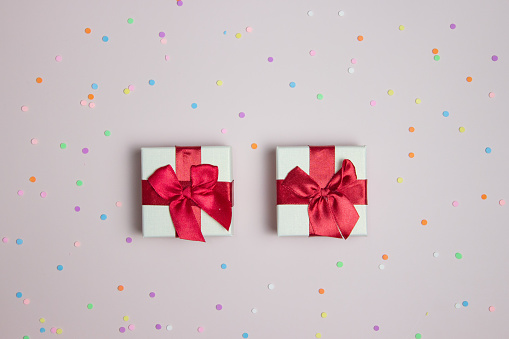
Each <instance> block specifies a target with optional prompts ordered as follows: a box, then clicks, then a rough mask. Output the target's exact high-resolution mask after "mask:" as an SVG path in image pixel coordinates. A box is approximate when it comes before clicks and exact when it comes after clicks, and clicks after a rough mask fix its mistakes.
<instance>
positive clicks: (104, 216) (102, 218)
mask: <svg viewBox="0 0 509 339" xmlns="http://www.w3.org/2000/svg"><path fill="white" fill-rule="evenodd" d="M100 218H101V220H106V219H108V216H107V215H106V214H101V217H100Z"/></svg>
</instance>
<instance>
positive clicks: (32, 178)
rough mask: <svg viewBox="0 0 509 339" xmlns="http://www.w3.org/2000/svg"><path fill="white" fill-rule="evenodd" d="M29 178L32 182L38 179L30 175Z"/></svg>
mask: <svg viewBox="0 0 509 339" xmlns="http://www.w3.org/2000/svg"><path fill="white" fill-rule="evenodd" d="M28 180H30V182H35V180H37V179H35V177H30V178H29V179H28Z"/></svg>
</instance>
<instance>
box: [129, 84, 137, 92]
mask: <svg viewBox="0 0 509 339" xmlns="http://www.w3.org/2000/svg"><path fill="white" fill-rule="evenodd" d="M127 88H129V90H130V91H134V89H135V88H136V87H134V85H129V86H127Z"/></svg>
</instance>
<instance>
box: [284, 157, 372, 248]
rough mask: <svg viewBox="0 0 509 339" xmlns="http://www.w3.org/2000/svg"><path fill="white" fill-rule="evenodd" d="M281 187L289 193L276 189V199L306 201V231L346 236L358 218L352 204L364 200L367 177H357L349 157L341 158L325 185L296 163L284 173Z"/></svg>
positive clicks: (323, 234)
mask: <svg viewBox="0 0 509 339" xmlns="http://www.w3.org/2000/svg"><path fill="white" fill-rule="evenodd" d="M281 188H283V189H286V190H288V191H289V192H288V193H290V194H286V195H285V194H283V193H282V192H281V191H282V190H278V195H279V196H278V203H290V204H291V203H297V204H299V203H300V204H302V203H306V202H307V204H308V215H309V235H318V236H327V237H335V238H344V239H347V238H348V237H349V236H350V233H351V232H352V230H353V228H354V227H355V224H356V223H357V221H358V220H359V214H358V213H357V211H356V209H355V207H354V205H366V204H367V202H366V180H358V179H357V175H356V173H355V166H354V164H353V163H352V162H351V161H350V160H349V159H345V160H344V161H343V164H342V166H341V168H340V169H339V170H338V171H337V172H336V173H335V174H334V175H333V176H332V178H330V180H329V181H328V183H327V184H326V185H325V186H321V185H319V184H318V183H317V182H316V181H315V180H314V179H313V178H312V177H311V176H310V175H309V174H307V173H306V172H304V171H303V170H302V169H301V168H300V167H298V166H297V167H295V168H294V169H292V170H291V171H290V172H289V173H288V174H287V176H286V178H285V179H284V180H283V181H282V183H281ZM280 192H281V194H280ZM292 195H293V196H292Z"/></svg>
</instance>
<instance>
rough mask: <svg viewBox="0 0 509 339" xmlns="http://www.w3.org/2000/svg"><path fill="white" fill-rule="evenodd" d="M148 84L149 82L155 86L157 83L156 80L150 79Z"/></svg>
mask: <svg viewBox="0 0 509 339" xmlns="http://www.w3.org/2000/svg"><path fill="white" fill-rule="evenodd" d="M148 84H149V85H150V86H154V85H155V84H156V82H155V81H154V80H152V79H150V80H149V81H148Z"/></svg>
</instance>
